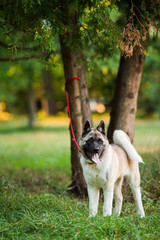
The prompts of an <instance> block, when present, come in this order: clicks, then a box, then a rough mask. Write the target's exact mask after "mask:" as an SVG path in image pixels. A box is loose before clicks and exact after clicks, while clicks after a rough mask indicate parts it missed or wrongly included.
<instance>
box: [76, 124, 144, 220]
mask: <svg viewBox="0 0 160 240" xmlns="http://www.w3.org/2000/svg"><path fill="white" fill-rule="evenodd" d="M113 142H114V143H113V144H109V142H108V140H107V137H106V131H105V123H104V121H101V122H100V123H99V125H98V127H97V128H91V125H90V122H89V121H88V120H87V121H86V123H85V125H84V130H83V133H82V136H81V138H80V142H79V146H80V149H81V153H82V155H81V158H80V162H81V165H82V170H83V174H84V178H85V180H86V183H87V191H88V196H89V215H90V216H91V217H93V216H95V215H96V214H97V212H98V202H99V191H100V189H101V188H102V189H103V193H104V205H103V215H104V216H110V215H111V214H112V204H113V194H114V196H115V207H114V211H113V213H114V214H116V215H120V213H121V208H122V200H123V196H122V193H121V188H122V183H123V178H124V176H126V177H127V181H128V183H129V185H130V187H131V189H132V192H133V195H134V199H135V202H136V209H137V214H138V215H140V216H141V217H144V216H145V213H144V209H143V204H142V200H141V191H140V173H139V166H138V163H143V160H142V158H141V157H140V156H139V154H138V153H137V152H136V150H135V148H134V147H133V145H132V144H131V142H130V139H129V137H128V135H127V134H126V133H125V132H123V131H122V130H115V131H114V133H113Z"/></svg>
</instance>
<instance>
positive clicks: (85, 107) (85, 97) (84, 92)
mask: <svg viewBox="0 0 160 240" xmlns="http://www.w3.org/2000/svg"><path fill="white" fill-rule="evenodd" d="M77 57H78V59H77V60H78V62H79V64H78V66H77V69H78V77H79V78H80V81H79V87H80V95H81V107H82V121H83V126H84V124H85V122H86V120H89V121H90V123H91V126H93V121H92V113H91V109H90V104H89V93H88V86H87V81H86V74H85V62H84V56H83V53H82V51H79V52H78V54H77Z"/></svg>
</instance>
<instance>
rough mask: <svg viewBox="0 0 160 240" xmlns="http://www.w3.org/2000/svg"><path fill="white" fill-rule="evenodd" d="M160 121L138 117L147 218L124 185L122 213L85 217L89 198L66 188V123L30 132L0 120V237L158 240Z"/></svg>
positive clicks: (68, 176) (67, 164)
mask: <svg viewBox="0 0 160 240" xmlns="http://www.w3.org/2000/svg"><path fill="white" fill-rule="evenodd" d="M159 133H160V122H158V121H157V122H148V121H138V122H137V123H136V126H135V146H136V148H137V149H138V151H139V152H140V153H141V155H142V157H143V160H144V162H145V164H144V165H142V164H141V165H140V171H141V177H142V193H143V202H144V208H145V212H146V217H145V218H143V219H141V218H139V217H137V216H136V215H135V204H134V202H133V199H132V195H131V192H130V190H129V192H128V188H127V187H126V186H124V204H123V207H122V214H121V216H120V217H115V216H112V217H105V218H104V217H103V216H102V204H103V200H102V199H101V200H100V206H99V213H98V215H97V216H96V217H95V218H89V217H88V201H81V200H80V199H74V198H73V197H72V196H70V195H69V194H68V193H67V192H66V188H67V186H68V185H69V183H70V176H71V171H70V141H69V134H68V126H67V125H66V124H64V125H63V126H58V127H56V126H49V127H46V126H43V127H42V126H39V127H37V128H36V129H33V130H30V129H28V128H27V127H25V126H23V125H21V124H20V122H19V123H18V124H17V122H11V123H1V124H0V166H1V170H0V209H1V213H0V239H27V240H28V239H37V240H38V239H42V240H45V239H81V240H82V239H86V240H87V239H93V240H94V239H97V240H98V239H126V240H127V239H133V240H134V239H160V229H159V226H160V214H159V203H160V200H159V194H160V191H159V181H160V180H159V174H160V171H159V146H160V134H159Z"/></svg>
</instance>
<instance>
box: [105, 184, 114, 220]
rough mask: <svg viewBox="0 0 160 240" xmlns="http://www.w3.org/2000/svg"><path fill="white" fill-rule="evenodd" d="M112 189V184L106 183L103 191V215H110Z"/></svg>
mask: <svg viewBox="0 0 160 240" xmlns="http://www.w3.org/2000/svg"><path fill="white" fill-rule="evenodd" d="M113 190H114V184H107V186H106V187H105V188H103V191H104V205H103V216H104V217H106V216H110V215H111V214H112V204H113Z"/></svg>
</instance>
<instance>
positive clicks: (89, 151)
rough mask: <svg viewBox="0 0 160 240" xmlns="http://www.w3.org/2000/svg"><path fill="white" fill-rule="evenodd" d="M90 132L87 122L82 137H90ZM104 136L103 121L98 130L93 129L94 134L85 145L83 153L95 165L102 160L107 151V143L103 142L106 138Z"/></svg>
mask: <svg viewBox="0 0 160 240" xmlns="http://www.w3.org/2000/svg"><path fill="white" fill-rule="evenodd" d="M90 131H91V128H90V124H89V122H86V124H85V127H84V132H83V135H82V137H84V136H86V135H88V134H89V133H90ZM102 135H104V136H105V125H104V122H103V121H101V122H100V124H99V125H98V127H97V128H95V129H92V134H91V135H90V137H89V138H88V140H86V143H85V144H84V145H83V152H84V154H85V156H86V157H87V158H88V159H90V160H91V161H92V162H95V163H97V162H98V161H99V160H100V159H101V157H102V155H103V152H104V149H105V143H104V141H103V139H104V136H102ZM101 136H102V137H101Z"/></svg>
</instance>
